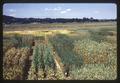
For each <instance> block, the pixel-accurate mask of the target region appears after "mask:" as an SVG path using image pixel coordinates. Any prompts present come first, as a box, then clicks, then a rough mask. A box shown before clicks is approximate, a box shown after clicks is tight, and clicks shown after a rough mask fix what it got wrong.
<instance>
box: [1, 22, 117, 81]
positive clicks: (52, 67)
mask: <svg viewBox="0 0 120 83" xmlns="http://www.w3.org/2000/svg"><path fill="white" fill-rule="evenodd" d="M116 78H117V26H116V22H92V23H48V24H47V23H46V24H9V25H4V27H3V79H5V80H115V79H116Z"/></svg>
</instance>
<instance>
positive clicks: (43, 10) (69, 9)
mask: <svg viewBox="0 0 120 83" xmlns="http://www.w3.org/2000/svg"><path fill="white" fill-rule="evenodd" d="M3 14H4V15H9V16H14V17H20V18H24V17H27V18H29V17H34V18H83V17H88V18H89V17H93V18H96V19H115V18H116V16H117V8H116V5H115V4H108V3H106V4H105V3H104V4H103V3H99V4H97V3H94V4H91V3H88V4H87V3H86V4H83V3H59V4H58V3H39V4H37V3H36V4H35V3H33V4H30V3H22V4H20V3H14V4H13V3H12V4H10V3H9V4H4V5H3Z"/></svg>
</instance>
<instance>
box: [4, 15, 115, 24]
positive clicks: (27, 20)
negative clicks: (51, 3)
mask: <svg viewBox="0 0 120 83" xmlns="http://www.w3.org/2000/svg"><path fill="white" fill-rule="evenodd" d="M106 21H116V19H94V18H92V17H91V18H87V17H83V18H82V19H80V18H15V17H12V16H6V15H3V23H5V24H13V23H20V24H26V23H67V22H70V23H72V22H81V23H82V22H83V23H84V22H106Z"/></svg>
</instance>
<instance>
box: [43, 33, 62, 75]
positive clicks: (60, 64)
mask: <svg viewBox="0 0 120 83" xmlns="http://www.w3.org/2000/svg"><path fill="white" fill-rule="evenodd" d="M45 42H46V44H48V42H49V41H48V38H47V35H45ZM52 49H53V52H52V53H53V58H54V61H55V64H56V67H57V70H58V71H59V72H61V73H63V75H64V72H63V70H64V66H63V64H62V61H61V58H60V57H59V56H58V54H57V53H56V51H55V49H54V48H53V47H52Z"/></svg>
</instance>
